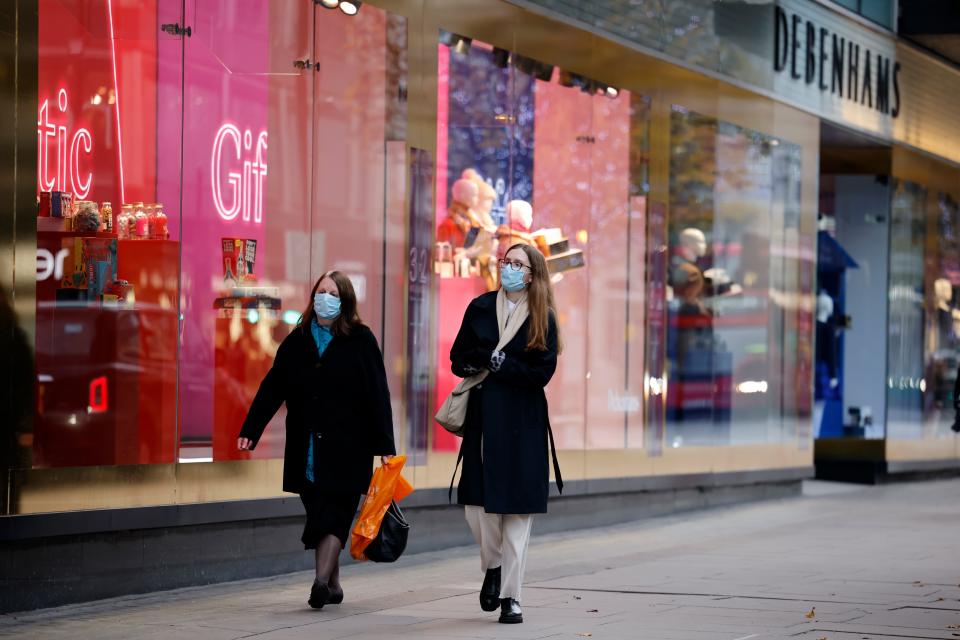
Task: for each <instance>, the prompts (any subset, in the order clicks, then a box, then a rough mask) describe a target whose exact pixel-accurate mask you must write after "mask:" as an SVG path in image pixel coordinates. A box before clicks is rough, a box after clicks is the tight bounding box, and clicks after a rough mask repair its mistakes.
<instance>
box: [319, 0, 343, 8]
mask: <svg viewBox="0 0 960 640" xmlns="http://www.w3.org/2000/svg"><path fill="white" fill-rule="evenodd" d="M320 4H321V5H323V6H324V7H325V8H327V9H336V8H337V7H339V6H340V0H320Z"/></svg>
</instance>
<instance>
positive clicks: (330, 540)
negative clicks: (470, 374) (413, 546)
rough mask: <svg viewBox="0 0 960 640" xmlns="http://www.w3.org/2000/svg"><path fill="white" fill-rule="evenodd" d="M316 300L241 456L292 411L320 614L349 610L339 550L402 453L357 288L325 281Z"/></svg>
mask: <svg viewBox="0 0 960 640" xmlns="http://www.w3.org/2000/svg"><path fill="white" fill-rule="evenodd" d="M311 299H312V304H311V305H310V306H309V307H308V308H307V310H306V311H304V313H303V315H302V316H301V318H300V323H299V324H298V325H297V328H296V329H294V330H293V331H292V332H291V333H290V335H288V336H287V337H286V338H285V339H284V341H283V342H282V343H281V344H280V348H279V349H278V350H277V356H276V358H275V359H274V362H273V367H272V368H271V369H270V371H269V372H268V373H267V376H266V377H265V378H264V379H263V382H262V383H261V384H260V389H259V391H257V395H256V397H254V399H253V403H252V404H251V405H250V410H249V412H248V414H247V419H246V420H245V421H244V423H243V427H242V428H241V430H240V437H239V438H238V440H237V446H238V447H239V448H240V449H244V450H248V449H253V448H254V447H256V445H257V442H258V441H259V440H260V436H261V435H263V430H264V429H265V428H266V426H267V423H268V422H270V420H271V419H272V418H273V415H274V414H275V413H276V412H277V410H278V409H279V408H280V405H281V404H283V403H284V402H286V403H287V436H286V447H285V451H284V459H283V490H284V491H288V492H290V493H298V494H300V499H301V500H302V501H303V506H304V508H305V509H306V512H307V522H306V526H305V527H304V530H303V536H302V538H301V539H302V540H303V545H304V547H305V548H306V549H315V550H316V551H315V556H316V579H315V580H314V583H313V587H312V589H311V590H310V600H309V604H310V606H311V607H314V608H316V609H320V608H322V607H323V605H324V604H326V603H331V604H339V603H340V602H342V601H343V589H342V587H341V586H340V564H339V556H340V550H341V549H343V547H344V545H345V544H346V542H347V537H348V536H349V534H350V524H351V522H352V521H353V516H354V515H355V513H356V510H357V504H358V502H359V500H360V496H361V495H362V494H364V493H366V491H367V488H368V486H369V484H370V479H371V475H372V473H371V466H372V465H371V464H370V460H371V458H372V457H373V456H376V455H380V456H383V458H382V459H383V461H386V459H387V458H390V457H392V456H393V455H394V454H395V453H396V451H395V448H394V442H393V418H392V415H391V411H390V392H389V390H388V388H387V377H386V372H385V370H384V366H383V356H382V355H381V353H380V347H379V346H378V345H377V339H376V338H375V337H374V335H373V333H372V332H371V331H370V329H369V328H367V327H366V326H365V325H364V324H363V323H362V322H361V320H360V316H359V314H358V313H357V296H356V294H355V293H354V290H353V285H352V284H351V283H350V279H349V278H347V277H346V276H345V275H343V274H342V273H340V272H339V271H330V272H328V273H326V274H324V275H323V276H322V277H321V278H320V279H319V280H318V281H317V283H316V284H315V285H314V286H313V291H312V293H311Z"/></svg>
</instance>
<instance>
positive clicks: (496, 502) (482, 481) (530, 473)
mask: <svg viewBox="0 0 960 640" xmlns="http://www.w3.org/2000/svg"><path fill="white" fill-rule="evenodd" d="M529 326H530V320H529V319H527V321H526V322H524V323H523V325H522V326H521V327H520V330H519V331H517V334H516V335H515V336H514V337H513V339H512V340H511V341H510V343H509V344H507V346H506V347H504V349H503V352H504V354H505V356H506V357H505V358H504V361H503V364H502V365H501V366H500V369H499V371H496V372H492V371H491V372H490V374H489V375H488V376H487V378H486V379H485V380H484V381H483V382H482V383H481V384H480V385H478V386H476V387H474V388H473V389H471V390H470V399H469V401H468V403H467V417H466V421H465V423H464V434H463V442H462V443H461V445H460V454H461V456H463V470H462V472H461V476H460V484H459V485H458V488H457V502H459V503H460V504H465V505H476V506H482V507H484V508H485V510H486V511H487V513H515V514H527V513H546V511H547V494H548V490H549V482H550V467H549V462H548V457H547V456H548V452H547V445H548V436H549V441H550V446H551V448H552V447H553V435H552V433H551V431H550V418H549V416H548V413H547V396H546V394H545V393H544V387H546V386H547V383H548V382H550V378H552V377H553V372H554V371H555V370H556V368H557V325H556V319H555V318H554V317H553V314H551V316H550V329H549V333H548V337H547V348H546V350H545V351H535V350H528V349H527V332H528V330H529ZM498 342H499V328H498V325H497V292H495V291H494V292H491V293H485V294H484V295H482V296H480V297H479V298H476V299H474V300H473V301H472V302H471V303H470V306H468V307H467V311H466V313H465V314H464V316H463V324H462V325H461V327H460V332H459V333H458V334H457V338H456V340H454V343H453V348H452V349H451V350H450V361H451V364H452V368H453V373H454V374H455V375H457V376H460V377H461V378H463V377H467V376H469V375H470V373H471V372H470V370H469V367H471V366H472V367H475V368H487V367H488V365H489V362H490V355H491V354H492V352H493V350H494V349H495V348H496V347H497V343H498ZM481 450H482V451H481ZM481 453H482V455H481ZM554 469H555V474H556V476H557V479H558V483H557V484H558V486H559V487H561V488H562V480H561V479H560V473H559V472H560V469H559V466H558V465H557V463H556V457H555V456H554Z"/></svg>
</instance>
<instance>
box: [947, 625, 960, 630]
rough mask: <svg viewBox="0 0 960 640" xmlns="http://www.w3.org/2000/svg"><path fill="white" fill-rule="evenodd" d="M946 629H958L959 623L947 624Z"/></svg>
mask: <svg viewBox="0 0 960 640" xmlns="http://www.w3.org/2000/svg"><path fill="white" fill-rule="evenodd" d="M947 629H960V624H948V625H947Z"/></svg>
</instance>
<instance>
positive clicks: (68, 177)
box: [37, 89, 93, 199]
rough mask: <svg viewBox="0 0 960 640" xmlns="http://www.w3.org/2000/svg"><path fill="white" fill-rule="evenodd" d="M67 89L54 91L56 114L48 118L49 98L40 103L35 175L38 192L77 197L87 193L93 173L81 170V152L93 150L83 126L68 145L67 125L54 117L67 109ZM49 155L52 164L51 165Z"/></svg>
mask: <svg viewBox="0 0 960 640" xmlns="http://www.w3.org/2000/svg"><path fill="white" fill-rule="evenodd" d="M67 104H68V99H67V90H66V89H60V91H59V92H58V93H57V105H56V106H57V108H58V110H59V113H58V114H55V117H54V118H51V113H50V100H49V99H48V100H44V101H43V102H42V103H40V109H39V113H38V115H37V150H38V152H37V177H38V179H39V182H40V190H41V191H70V192H72V193H73V194H74V195H75V196H76V197H77V198H78V199H83V198H86V197H87V195H88V194H89V193H90V184H91V182H92V181H93V174H92V173H91V172H90V171H87V172H86V174H83V173H82V171H81V169H80V155H81V154H83V155H85V156H89V155H90V154H91V153H92V152H93V136H91V135H90V131H89V130H88V129H86V128H84V127H80V128H78V129H77V130H76V131H74V132H73V135H72V136H69V137H70V143H69V145H68V144H67V138H68V135H67V133H68V132H67V127H66V125H65V124H59V123H58V122H57V120H59V119H60V116H62V115H63V114H65V113H66V112H67ZM51 155H52V156H53V158H52V166H51Z"/></svg>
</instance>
